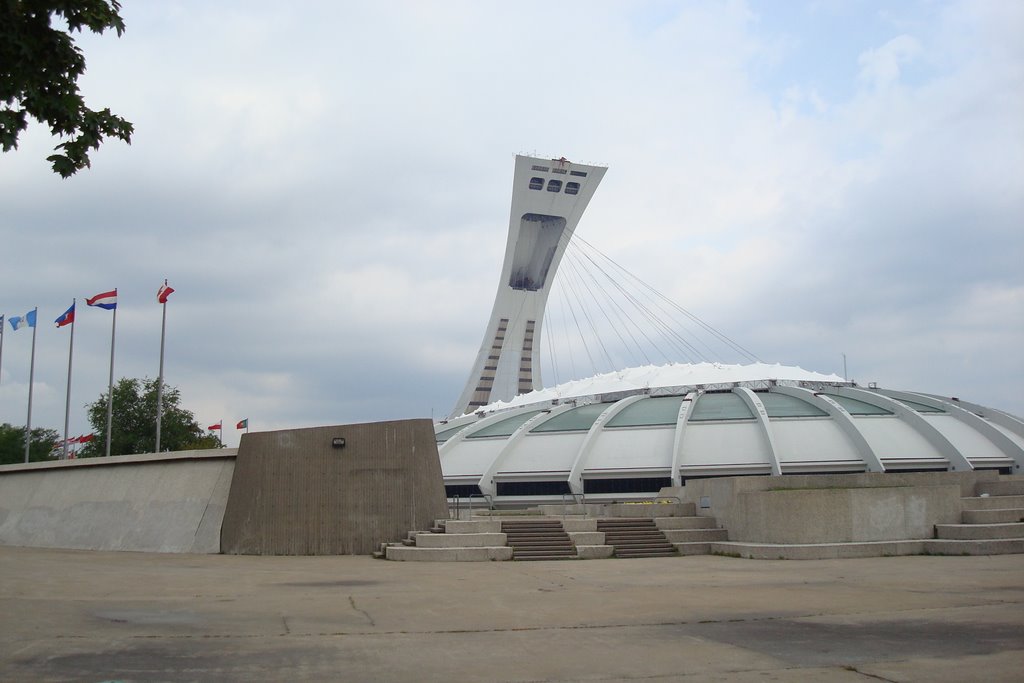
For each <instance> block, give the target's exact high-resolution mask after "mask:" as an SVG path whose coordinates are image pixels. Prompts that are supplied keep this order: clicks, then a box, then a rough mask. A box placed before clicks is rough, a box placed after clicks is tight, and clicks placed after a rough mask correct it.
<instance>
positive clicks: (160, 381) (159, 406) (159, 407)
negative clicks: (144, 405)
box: [156, 280, 167, 453]
mask: <svg viewBox="0 0 1024 683" xmlns="http://www.w3.org/2000/svg"><path fill="white" fill-rule="evenodd" d="M166 285H167V280H164V286H166ZM161 305H162V306H163V307H164V315H163V323H162V324H161V325H160V374H159V376H158V377H157V380H156V452H157V453H159V452H160V422H161V421H162V418H163V411H164V338H165V336H166V333H167V302H166V301H164V302H163V304H161Z"/></svg>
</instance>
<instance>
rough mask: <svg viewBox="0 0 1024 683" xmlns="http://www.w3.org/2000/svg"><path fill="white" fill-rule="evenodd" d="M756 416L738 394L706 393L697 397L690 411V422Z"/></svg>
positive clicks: (747, 418)
mask: <svg viewBox="0 0 1024 683" xmlns="http://www.w3.org/2000/svg"><path fill="white" fill-rule="evenodd" d="M752 417H754V413H752V412H751V411H750V407H749V406H747V403H746V401H744V400H743V399H742V398H741V397H740V396H739V395H738V394H734V393H731V392H730V393H728V394H704V395H703V396H701V397H700V398H698V399H697V403H696V405H694V406H693V412H691V413H690V422H707V421H709V420H749V419H750V418H752Z"/></svg>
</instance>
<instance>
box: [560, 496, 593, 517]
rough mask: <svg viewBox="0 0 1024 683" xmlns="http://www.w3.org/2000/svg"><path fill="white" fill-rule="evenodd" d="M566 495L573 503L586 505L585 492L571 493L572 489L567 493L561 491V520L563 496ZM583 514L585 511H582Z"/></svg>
mask: <svg viewBox="0 0 1024 683" xmlns="http://www.w3.org/2000/svg"><path fill="white" fill-rule="evenodd" d="M566 496H569V497H570V498H572V504H573V505H586V504H587V496H586V494H583V493H573V492H572V491H570V492H569V493H563V494H562V519H563V520H564V519H565V497H566ZM584 514H586V512H584Z"/></svg>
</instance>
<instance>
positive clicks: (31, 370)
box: [25, 306, 39, 463]
mask: <svg viewBox="0 0 1024 683" xmlns="http://www.w3.org/2000/svg"><path fill="white" fill-rule="evenodd" d="M32 312H33V313H34V315H33V316H32V318H33V320H35V321H36V322H38V319H39V307H38V306H37V307H35V308H34V309H32ZM25 317H28V314H27V313H26V314H25ZM31 358H32V359H31V360H30V361H29V365H28V417H26V418H25V462H26V463H27V462H28V451H29V447H30V446H31V445H32V383H33V382H34V381H35V376H36V325H32V357H31Z"/></svg>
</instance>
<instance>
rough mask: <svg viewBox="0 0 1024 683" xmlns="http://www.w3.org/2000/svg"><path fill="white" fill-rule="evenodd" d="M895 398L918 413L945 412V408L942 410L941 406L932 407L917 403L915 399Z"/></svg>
mask: <svg viewBox="0 0 1024 683" xmlns="http://www.w3.org/2000/svg"><path fill="white" fill-rule="evenodd" d="M897 400H898V401H899V402H900V403H902V404H903V405H905V406H907V407H908V408H911V409H913V410H916V411H917V412H919V413H944V412H946V411H945V410H942V409H941V408H933V407H932V406H926V405H925V404H923V403H918V402H917V401H907V400H905V399H902V398H901V399H897Z"/></svg>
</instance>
